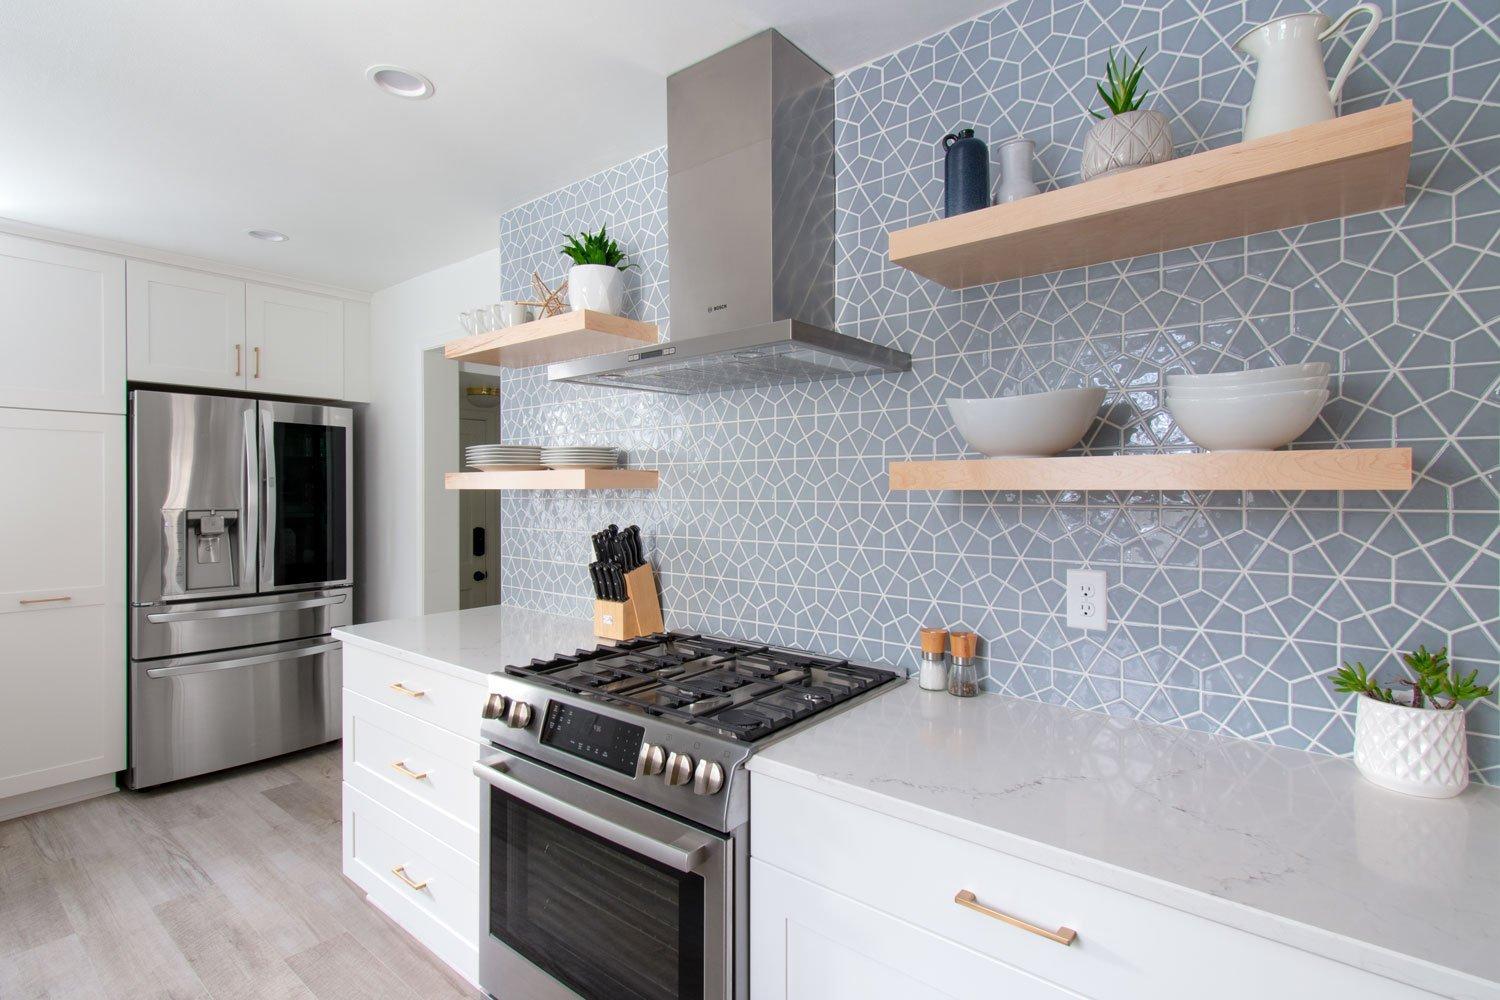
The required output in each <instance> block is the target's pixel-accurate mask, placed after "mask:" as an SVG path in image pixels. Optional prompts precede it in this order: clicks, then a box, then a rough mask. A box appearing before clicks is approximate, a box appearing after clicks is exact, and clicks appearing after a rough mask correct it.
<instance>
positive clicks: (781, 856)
mask: <svg viewBox="0 0 1500 1000" xmlns="http://www.w3.org/2000/svg"><path fill="white" fill-rule="evenodd" d="M751 808H752V817H753V829H754V831H755V837H754V840H753V841H752V843H751V853H752V854H753V855H754V856H756V857H757V858H760V859H762V860H764V861H767V862H769V863H771V864H774V865H776V866H778V867H781V868H784V869H786V870H787V871H789V872H791V873H793V874H795V875H800V876H801V877H803V878H806V879H809V880H811V881H813V882H815V883H817V884H819V885H822V886H825V887H827V888H830V889H833V890H834V891H835V892H839V893H842V894H844V895H846V896H849V897H850V898H852V899H855V900H858V901H860V902H863V903H867V904H869V905H870V906H873V907H875V908H877V909H879V910H883V911H884V912H886V913H890V914H893V915H896V916H898V917H900V918H901V919H903V920H906V921H909V922H910V923H913V924H916V925H917V926H918V927H921V928H923V929H925V930H927V931H929V932H931V933H933V934H935V935H937V936H939V937H941V938H944V939H946V940H948V941H952V942H954V943H956V944H960V945H963V946H965V947H968V948H972V949H974V950H975V951H978V952H980V953H981V954H984V955H988V956H990V957H992V958H995V959H997V960H999V961H1001V962H1004V963H1006V964H1007V965H1012V966H1015V967H1016V968H1019V969H1023V970H1025V971H1027V972H1030V973H1032V974H1033V975H1036V976H1039V977H1041V978H1043V979H1045V980H1048V981H1049V982H1053V983H1057V984H1060V985H1062V986H1065V987H1068V988H1069V989H1073V990H1077V991H1079V992H1081V993H1084V994H1086V995H1089V996H1098V997H1109V998H1111V1000H1115V998H1120V1000H1124V998H1134V997H1138V998H1141V1000H1168V998H1177V997H1183V998H1187V997H1195V998H1196V997H1202V996H1203V995H1204V994H1203V984H1204V983H1213V984H1214V989H1213V995H1214V996H1215V998H1216V1000H1264V998H1266V997H1271V996H1278V995H1282V996H1307V995H1312V993H1311V992H1310V991H1309V984H1317V986H1318V995H1330V996H1331V995H1345V996H1360V997H1362V998H1364V1000H1375V998H1379V1000H1412V998H1416V997H1425V996H1428V994H1426V993H1423V992H1421V991H1418V990H1414V989H1412V988H1411V987H1408V986H1405V985H1404V984H1401V983H1397V982H1394V981H1392V980H1389V979H1385V978H1384V977H1381V976H1377V975H1374V974H1372V973H1368V972H1364V971H1362V970H1359V969H1356V968H1354V967H1352V966H1348V965H1344V964H1342V963H1340V962H1335V961H1332V960H1330V959H1327V958H1323V957H1320V956H1317V955H1313V954H1311V953H1309V952H1305V951H1301V950H1299V949H1296V948H1292V947H1289V946H1287V945H1283V944H1280V943H1277V942H1273V941H1268V940H1266V939H1265V938H1261V937H1258V936H1256V935H1253V934H1250V933H1248V932H1245V931H1240V930H1237V929H1234V928H1231V927H1226V926H1224V925H1222V924H1218V923H1215V922H1213V921H1211V920H1206V919H1203V918H1201V917H1197V916H1194V915H1192V914H1187V913H1183V912H1182V911H1180V910H1175V909H1172V908H1171V907H1167V906H1163V905H1161V904H1159V903H1155V902H1152V901H1150V900H1145V899H1141V898H1139V897H1137V896H1132V895H1130V894H1128V893H1124V892H1120V891H1118V890H1115V889H1110V888H1106V887H1104V886H1101V885H1098V884H1096V883H1094V882H1090V881H1087V880H1086V879H1082V878H1078V877H1076V876H1072V875H1066V874H1063V873H1061V872H1058V871H1054V870H1052V869H1050V868H1045V867H1043V866H1041V865H1037V864H1033V863H1031V862H1029V861H1022V860H1020V859H1018V858H1014V857H1011V856H1010V855H1007V854H1002V853H1000V852H997V851H992V850H989V849H988V848H984V847H980V846H978V845H976V844H972V843H969V842H968V841H965V840H960V839H957V838H955V837H950V836H948V835H946V834H942V833H938V832H936V831H933V830H929V829H927V828H925V827H920V826H917V825H915V824H911V823H906V822H903V821H901V820H897V819H893V818H891V817H889V816H885V815H883V814H881V813H877V812H874V811H872V810H869V809H864V808H861V807H859V806H853V805H850V804H848V803H845V802H841V801H839V800H837V799H834V798H831V797H829V796H826V795H820V794H817V793H815V792H811V791H808V790H806V789H803V788H799V787H796V786H794V785H790V784H787V783H785V782H781V781H776V780H774V779H768V778H765V777H764V776H763V775H759V774H757V775H756V776H755V778H754V785H753V788H752V794H751ZM811 830H816V831H818V835H817V836H809V835H808V831H811ZM962 890H968V891H970V892H972V893H974V895H975V897H976V900H977V902H978V903H980V904H982V905H985V906H988V907H991V908H993V909H995V910H998V911H1002V912H1004V913H1005V914H1007V915H1009V916H1012V917H1015V918H1019V919H1020V920H1023V921H1026V922H1028V923H1030V924H1033V925H1035V926H1037V927H1040V928H1043V929H1046V930H1052V931H1055V930H1057V929H1059V928H1063V927H1067V928H1072V929H1074V930H1075V931H1076V932H1077V935H1078V936H1077V940H1076V941H1074V943H1073V944H1072V945H1070V946H1065V945H1062V944H1058V943H1055V942H1053V941H1050V940H1048V939H1046V938H1045V937H1041V936H1039V935H1037V934H1033V933H1030V932H1028V931H1026V930H1023V929H1020V928H1018V927H1015V926H1012V925H1010V924H1007V923H1005V922H1004V921H1002V920H1000V919H997V918H995V917H991V916H987V915H985V914H983V913H979V912H975V911H974V910H972V909H969V908H966V907H963V906H960V905H958V904H957V903H956V902H955V901H954V897H955V895H956V894H957V893H959V892H960V891H962ZM1229 970H1232V972H1231V971H1229ZM1329 991H1332V992H1329Z"/></svg>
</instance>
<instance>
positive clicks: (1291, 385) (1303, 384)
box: [1167, 375, 1328, 399]
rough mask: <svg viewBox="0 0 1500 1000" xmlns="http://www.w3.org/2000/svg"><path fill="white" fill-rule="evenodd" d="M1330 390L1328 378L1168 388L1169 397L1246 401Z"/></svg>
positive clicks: (1325, 376)
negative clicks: (1283, 393)
mask: <svg viewBox="0 0 1500 1000" xmlns="http://www.w3.org/2000/svg"><path fill="white" fill-rule="evenodd" d="M1326 388H1328V376H1327V375H1323V376H1321V377H1314V378H1289V379H1286V380H1285V381H1282V382H1250V383H1245V384H1241V383H1231V384H1229V385H1213V386H1209V385H1205V386H1196V385H1195V386H1185V385H1169V386H1167V395H1168V396H1180V397H1182V398H1184V399H1244V398H1246V397H1249V396H1272V395H1275V394H1276V393H1279V392H1309V391H1311V392H1319V391H1321V390H1323V389H1326Z"/></svg>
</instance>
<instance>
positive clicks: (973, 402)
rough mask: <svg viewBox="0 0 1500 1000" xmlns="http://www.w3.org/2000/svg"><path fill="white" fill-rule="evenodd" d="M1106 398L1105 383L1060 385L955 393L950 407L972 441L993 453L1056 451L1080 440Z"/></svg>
mask: <svg viewBox="0 0 1500 1000" xmlns="http://www.w3.org/2000/svg"><path fill="white" fill-rule="evenodd" d="M1102 402H1104V390H1103V389H1097V388H1095V389H1058V390H1057V391H1055V392H1036V393H1032V394H1030V395H1026V396H997V397H995V398H993V399H950V400H948V412H949V413H950V414H952V416H953V424H954V426H955V427H957V428H958V432H959V433H960V434H962V435H963V436H964V440H965V441H967V442H969V446H970V447H972V448H973V449H974V450H975V451H978V452H980V453H982V454H985V455H989V456H990V457H991V458H1004V457H1015V456H1021V455H1056V454H1057V453H1058V452H1060V451H1067V450H1068V449H1069V448H1071V447H1073V445H1075V444H1077V443H1078V441H1079V439H1080V438H1082V437H1083V434H1084V432H1085V431H1087V430H1088V429H1089V424H1092V423H1093V422H1094V417H1095V415H1097V414H1098V412H1099V404H1100V403H1102Z"/></svg>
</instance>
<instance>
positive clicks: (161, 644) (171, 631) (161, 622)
mask: <svg viewBox="0 0 1500 1000" xmlns="http://www.w3.org/2000/svg"><path fill="white" fill-rule="evenodd" d="M130 615H131V628H130V655H131V657H132V658H133V659H137V660H150V659H155V658H156V657H159V656H187V655H189V654H191V653H207V652H210V651H211V650H216V649H233V648H235V647H236V646H259V645H264V644H265V643H270V642H288V641H290V640H292V639H308V638H311V637H313V636H319V635H327V634H328V633H329V632H330V631H332V630H333V629H336V628H338V627H339V626H341V625H348V624H350V623H352V622H353V621H354V591H353V590H352V589H351V588H348V587H342V588H339V589H336V590H305V591H302V592H301V593H296V594H265V595H262V596H260V597H235V598H231V599H228V600H222V601H190V602H181V603H175V604H153V605H149V606H146V607H137V608H131V609H130Z"/></svg>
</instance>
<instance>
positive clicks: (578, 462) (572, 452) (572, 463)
mask: <svg viewBox="0 0 1500 1000" xmlns="http://www.w3.org/2000/svg"><path fill="white" fill-rule="evenodd" d="M542 464H543V465H545V466H547V468H549V469H613V468H615V467H616V466H618V465H619V464H620V449H618V448H543V449H542Z"/></svg>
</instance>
